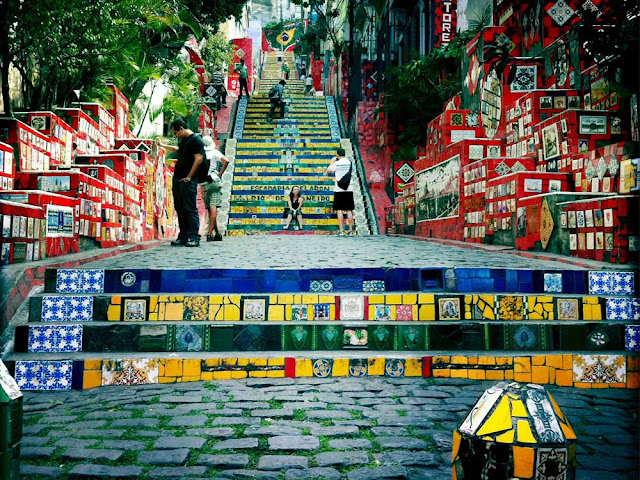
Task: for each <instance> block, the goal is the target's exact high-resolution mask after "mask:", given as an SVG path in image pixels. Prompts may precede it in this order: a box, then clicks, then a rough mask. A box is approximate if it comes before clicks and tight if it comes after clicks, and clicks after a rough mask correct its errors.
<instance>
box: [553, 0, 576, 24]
mask: <svg viewBox="0 0 640 480" xmlns="http://www.w3.org/2000/svg"><path fill="white" fill-rule="evenodd" d="M547 13H548V14H549V16H550V17H551V18H553V19H554V20H555V21H556V23H557V24H558V25H560V26H562V25H564V24H565V23H567V22H568V21H569V20H570V19H571V17H573V15H574V14H575V13H576V12H575V10H574V9H573V8H571V7H570V6H569V5H567V3H566V2H565V1H564V0H558V1H557V2H556V3H554V4H553V5H552V6H551V7H549V8H548V9H547Z"/></svg>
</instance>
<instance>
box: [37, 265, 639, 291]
mask: <svg viewBox="0 0 640 480" xmlns="http://www.w3.org/2000/svg"><path fill="white" fill-rule="evenodd" d="M370 291H386V292H396V291H418V292H458V293H514V292H518V293H522V294H541V295H543V294H551V293H564V294H569V295H605V296H632V295H634V294H635V293H636V275H635V272H632V271H630V272H608V271H607V272H601V271H592V272H585V271H581V270H562V271H543V270H535V271H531V270H508V269H489V268H455V269H442V268H390V269H384V268H333V269H331V268H330V269H309V270H302V271H301V270H245V269H233V270H231V269H229V270H225V269H203V270H83V269H59V270H56V269H52V270H47V271H46V274H45V292H47V293H64V294H76V295H78V294H96V293H172V292H175V293H189V292H209V293H236V294H237V293H259V292H260V293H261V292H264V293H285V292H312V293H326V292H370Z"/></svg>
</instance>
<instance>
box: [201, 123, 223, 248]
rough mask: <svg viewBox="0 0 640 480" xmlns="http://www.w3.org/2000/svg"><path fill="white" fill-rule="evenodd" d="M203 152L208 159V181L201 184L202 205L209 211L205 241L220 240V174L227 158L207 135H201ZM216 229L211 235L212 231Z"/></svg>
mask: <svg viewBox="0 0 640 480" xmlns="http://www.w3.org/2000/svg"><path fill="white" fill-rule="evenodd" d="M202 141H203V142H204V153H205V155H206V156H207V158H208V159H209V172H208V174H209V179H210V181H209V182H208V183H204V184H203V185H202V196H203V198H204V205H205V207H206V208H207V210H208V211H209V226H208V228H207V242H221V241H222V235H221V234H220V230H218V207H220V206H221V205H222V174H223V173H224V171H225V170H226V169H227V165H229V160H227V158H226V157H225V156H224V155H223V154H222V152H220V151H219V150H216V144H215V142H214V141H213V138H211V137H210V136H209V135H207V136H206V137H202ZM214 230H215V231H216V234H215V236H213V231H214Z"/></svg>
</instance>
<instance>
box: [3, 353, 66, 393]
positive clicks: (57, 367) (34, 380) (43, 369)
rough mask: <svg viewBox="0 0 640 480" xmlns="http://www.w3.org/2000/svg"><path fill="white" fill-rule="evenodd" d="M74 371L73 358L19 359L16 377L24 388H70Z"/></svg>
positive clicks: (21, 387) (19, 384)
mask: <svg viewBox="0 0 640 480" xmlns="http://www.w3.org/2000/svg"><path fill="white" fill-rule="evenodd" d="M72 372H73V362H72V361H71V360H64V361H51V360H36V361H21V360H18V361H17V362H16V372H15V378H16V382H17V383H18V386H19V387H20V389H22V390H70V389H71V377H72Z"/></svg>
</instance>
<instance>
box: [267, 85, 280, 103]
mask: <svg viewBox="0 0 640 480" xmlns="http://www.w3.org/2000/svg"><path fill="white" fill-rule="evenodd" d="M269 100H280V89H279V88H278V85H274V86H273V87H271V90H269Z"/></svg>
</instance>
